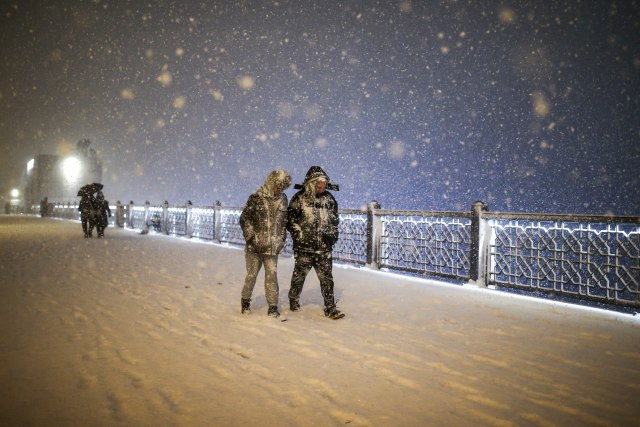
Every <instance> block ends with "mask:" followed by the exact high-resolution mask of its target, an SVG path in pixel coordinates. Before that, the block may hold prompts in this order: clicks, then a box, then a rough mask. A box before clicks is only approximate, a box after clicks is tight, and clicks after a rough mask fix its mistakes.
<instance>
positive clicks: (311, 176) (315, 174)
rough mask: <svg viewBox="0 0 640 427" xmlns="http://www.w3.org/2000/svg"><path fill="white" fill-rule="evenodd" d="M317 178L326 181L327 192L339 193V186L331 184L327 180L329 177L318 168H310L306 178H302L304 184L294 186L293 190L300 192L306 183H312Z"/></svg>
mask: <svg viewBox="0 0 640 427" xmlns="http://www.w3.org/2000/svg"><path fill="white" fill-rule="evenodd" d="M318 178H324V180H326V181H327V188H328V189H329V190H333V191H340V186H339V185H338V184H332V183H331V179H329V175H327V174H326V172H325V171H323V170H322V168H321V167H320V166H311V167H310V168H309V171H308V172H307V176H305V177H304V182H303V183H302V184H296V185H294V186H293V188H295V189H296V190H300V189H302V188H304V186H305V185H306V184H307V183H308V182H310V181H314V180H316V179H318Z"/></svg>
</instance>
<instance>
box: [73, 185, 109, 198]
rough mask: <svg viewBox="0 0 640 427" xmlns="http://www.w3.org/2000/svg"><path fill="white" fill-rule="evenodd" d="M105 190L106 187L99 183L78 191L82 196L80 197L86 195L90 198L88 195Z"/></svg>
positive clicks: (83, 187) (84, 186) (85, 186)
mask: <svg viewBox="0 0 640 427" xmlns="http://www.w3.org/2000/svg"><path fill="white" fill-rule="evenodd" d="M103 188H104V185H102V184H100V183H99V182H94V183H92V184H87V185H83V186H82V187H80V189H79V190H78V196H80V197H82V196H85V195H87V196H88V195H91V194H93V193H96V192H98V191H100V190H102V189H103Z"/></svg>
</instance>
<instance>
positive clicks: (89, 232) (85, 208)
mask: <svg viewBox="0 0 640 427" xmlns="http://www.w3.org/2000/svg"><path fill="white" fill-rule="evenodd" d="M78 195H79V196H80V204H79V206H78V210H79V211H80V222H81V223H82V232H83V233H84V237H93V221H92V216H93V205H94V204H95V197H94V196H93V193H92V192H91V191H90V190H89V189H87V188H86V187H83V188H81V189H80V191H79V192H78Z"/></svg>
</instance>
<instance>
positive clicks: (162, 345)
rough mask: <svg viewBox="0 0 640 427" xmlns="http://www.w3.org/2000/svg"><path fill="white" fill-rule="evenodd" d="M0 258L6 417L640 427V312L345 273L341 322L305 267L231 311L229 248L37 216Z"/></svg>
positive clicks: (234, 303) (13, 420)
mask: <svg viewBox="0 0 640 427" xmlns="http://www.w3.org/2000/svg"><path fill="white" fill-rule="evenodd" d="M0 259H1V261H0V282H1V285H0V328H1V335H0V381H1V387H0V425H2V426H23V425H35V426H45V425H46V426H111V425H116V426H118V425H122V426H227V425H230V426H247V425H256V426H310V425H314V426H344V425H348V426H427V425H433V426H438V425H447V426H478V425H487V426H510V425H518V426H552V425H557V426H567V425H576V426H577V425H580V426H586V425H594V426H637V425H640V424H639V422H640V403H638V396H639V395H640V322H639V321H638V318H637V316H636V317H633V316H630V315H623V314H616V313H610V312H604V311H598V310H589V309H585V308H580V307H573V306H565V305H561V304H553V303H549V302H544V301H537V300H532V299H526V298H522V297H514V296H508V295H504V294H501V293H498V292H495V291H484V290H476V289H473V288H468V287H460V286H455V285H445V284H438V283H436V282H431V281H425V280H418V279H411V278H404V277H401V276H395V275H391V274H385V273H380V272H372V271H367V270H363V269H356V268H343V267H340V268H335V269H334V270H335V276H336V289H337V296H338V298H339V299H340V303H339V307H340V308H341V309H342V310H343V311H345V312H346V314H347V317H346V318H345V319H343V320H341V321H332V320H327V319H325V318H324V317H323V315H322V310H321V305H320V301H321V297H320V291H319V289H318V283H317V279H316V277H315V275H314V274H313V273H311V274H310V276H309V279H308V283H307V286H306V287H305V290H304V291H303V294H302V303H303V311H302V312H300V313H288V312H287V310H283V316H282V318H281V319H278V320H275V319H271V318H268V317H267V316H266V307H265V300H264V289H263V287H262V282H261V279H260V281H259V283H258V284H257V285H256V290H255V293H254V297H255V298H254V304H253V308H254V312H253V314H251V315H250V316H242V315H240V313H239V306H240V301H239V300H240V288H241V283H242V281H243V277H244V256H243V252H242V251H240V250H235V249H230V248H225V247H221V246H217V245H214V244H198V243H194V242H189V241H186V240H184V239H176V238H169V237H166V236H160V235H148V236H140V235H137V234H136V233H134V232H132V231H128V230H121V229H113V228H109V229H108V230H107V238H106V239H105V240H98V239H90V240H89V239H83V238H82V237H81V230H80V224H79V223H75V222H67V221H58V220H46V219H40V218H33V217H4V216H0ZM292 268H293V260H292V259H291V258H281V262H280V272H279V277H280V283H281V292H280V302H281V304H282V307H281V308H283V309H284V308H285V301H286V292H287V291H288V290H289V284H288V281H289V279H290V277H291V272H292ZM281 320H286V321H281Z"/></svg>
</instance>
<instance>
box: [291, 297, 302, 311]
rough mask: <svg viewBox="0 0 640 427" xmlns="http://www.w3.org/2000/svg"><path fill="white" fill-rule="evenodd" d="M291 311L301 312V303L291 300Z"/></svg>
mask: <svg viewBox="0 0 640 427" xmlns="http://www.w3.org/2000/svg"><path fill="white" fill-rule="evenodd" d="M289 310H291V311H300V301H298V300H297V299H289Z"/></svg>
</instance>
